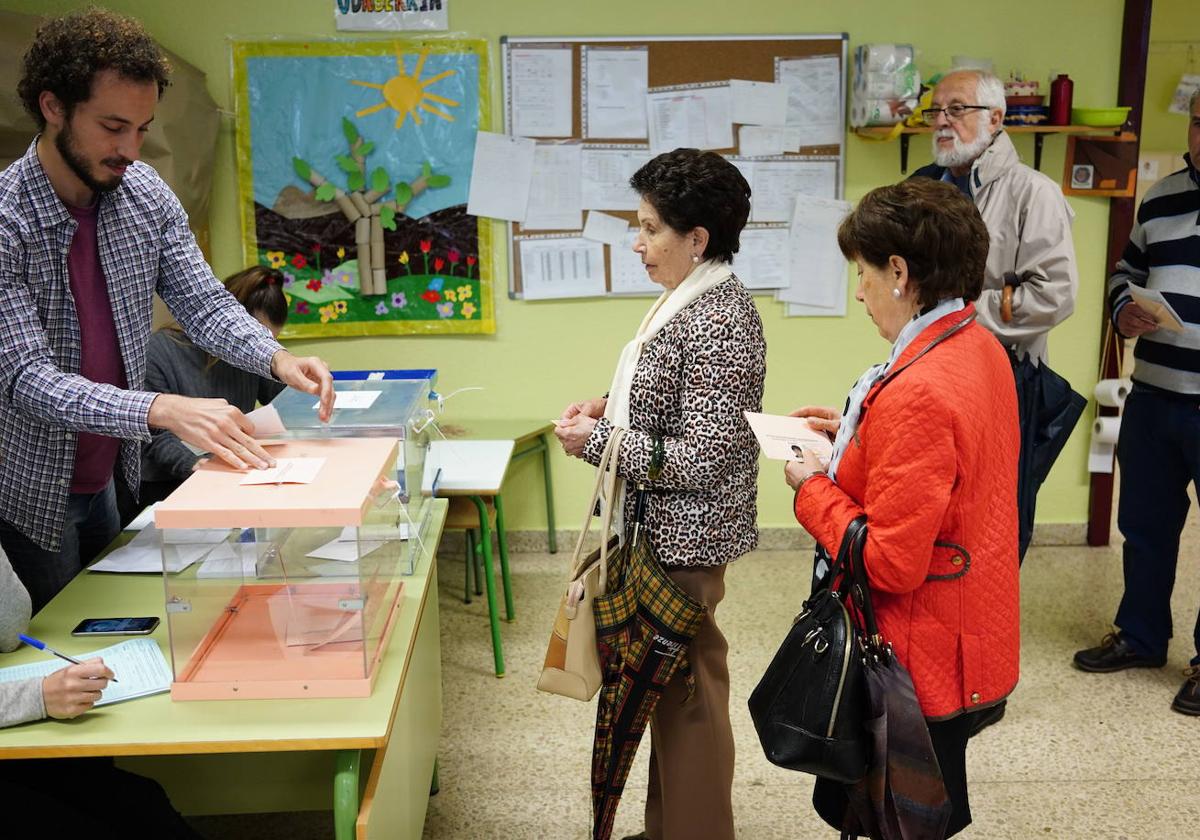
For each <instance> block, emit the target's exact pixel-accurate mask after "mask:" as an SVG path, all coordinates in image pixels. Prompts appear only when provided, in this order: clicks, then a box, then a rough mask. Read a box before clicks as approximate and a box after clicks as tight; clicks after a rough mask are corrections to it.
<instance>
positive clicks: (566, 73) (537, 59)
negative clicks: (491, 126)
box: [508, 47, 575, 137]
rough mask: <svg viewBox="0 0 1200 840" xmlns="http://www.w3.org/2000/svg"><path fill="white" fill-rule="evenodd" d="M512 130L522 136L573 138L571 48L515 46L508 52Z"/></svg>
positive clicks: (572, 69) (573, 78)
mask: <svg viewBox="0 0 1200 840" xmlns="http://www.w3.org/2000/svg"><path fill="white" fill-rule="evenodd" d="M508 67H509V79H510V80H511V82H512V127H513V129H512V131H513V134H516V135H518V136H519V137H570V136H571V90H572V89H573V85H574V82H575V76H574V62H572V61H571V50H570V49H569V48H567V49H562V48H561V47H553V48H536V47H514V48H512V49H510V50H509V53H508Z"/></svg>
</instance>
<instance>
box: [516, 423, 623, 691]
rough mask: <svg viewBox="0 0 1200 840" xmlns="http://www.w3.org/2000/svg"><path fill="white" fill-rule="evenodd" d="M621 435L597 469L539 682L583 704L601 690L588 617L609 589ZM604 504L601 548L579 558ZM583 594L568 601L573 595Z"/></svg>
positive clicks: (614, 432)
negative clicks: (598, 509)
mask: <svg viewBox="0 0 1200 840" xmlns="http://www.w3.org/2000/svg"><path fill="white" fill-rule="evenodd" d="M624 434H625V430H624V429H620V428H614V429H613V430H612V434H611V435H609V438H608V444H607V445H606V446H605V447H604V453H603V454H602V455H601V456H600V464H599V466H597V467H596V486H595V489H594V490H593V491H592V498H591V501H590V502H588V507H587V511H586V512H585V513H584V520H583V528H582V529H580V532H579V539H578V540H577V541H576V543H575V552H574V554H573V555H572V558H571V576H570V578H569V579H568V580H567V591H566V592H564V593H563V596H562V600H561V601H560V602H559V605H558V614H557V615H556V616H555V618H554V630H553V631H552V632H551V634H550V644H549V646H548V647H547V648H546V662H545V665H543V667H542V675H541V676H540V677H539V678H538V684H537V687H538V691H545V692H547V693H549V694H561V695H562V696H563V697H571V698H574V699H575V700H583V701H584V702H587V701H588V700H591V699H592V698H593V697H594V696H595V695H596V692H597V691H598V690H599V689H600V653H599V651H598V650H597V648H596V622H595V619H594V618H593V616H592V600H593V599H594V598H595V597H596V596H597V595H603V594H604V592H605V587H606V586H607V584H608V555H609V552H610V551H614V550H615V549H616V547H617V542H618V540H617V537H615V536H613V535H612V533H611V532H612V520H613V505H614V504H616V503H617V500H616V488H617V459H618V453H619V452H620V451H621V438H622V437H624ZM602 497H603V498H604V499H605V504H604V507H603V511H602V514H601V531H600V547H599V548H597V549H596V550H595V551H593V552H591V553H590V554H588V555H587V556H586V557H581V555H582V554H583V546H584V542H585V541H586V540H587V536H588V532H589V529H590V528H591V523H592V519H593V518H594V517H593V513H594V511H595V510H596V503H597V502H598V501H599V500H600V499H601V498H602ZM580 585H582V588H583V594H582V596H581V597H579V598H578V599H577V600H576V599H572V598H571V597H570V596H571V589H572V588H574V589H575V590H576V592H577V593H578V591H579V587H580Z"/></svg>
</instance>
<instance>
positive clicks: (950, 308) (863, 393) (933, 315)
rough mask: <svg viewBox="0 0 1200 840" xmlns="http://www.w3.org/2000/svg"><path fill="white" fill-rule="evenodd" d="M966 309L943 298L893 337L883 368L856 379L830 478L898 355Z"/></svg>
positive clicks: (954, 300)
mask: <svg viewBox="0 0 1200 840" xmlns="http://www.w3.org/2000/svg"><path fill="white" fill-rule="evenodd" d="M965 306H966V304H965V303H963V299H962V298H957V297H956V298H946V299H945V300H942V301H939V302H938V305H937V306H935V307H933V309H931V310H929V311H928V312H926V313H925V314H924V315H918V316H917V317H915V318H913V319H912V320H910V321H909V322H908V323H907V324H905V325H904V328H903V329H901V330H900V334H899V335H898V336H896V343H895V344H893V345H892V354H891V356H889V357H888V360H887V361H886V362H884V363H882V364H878V365H872V366H871V367H869V368H867V370H866V372H865V373H863V375H862V376H860V377H859V378H858V381H857V382H855V383H854V387H853V388H852V389H851V390H850V397H849V399H848V400H847V402H846V412H845V414H843V416H842V424H841V425H840V426H839V427H838V433H837V437H836V438H834V440H833V455H831V456H830V458H829V470H828V474H829V477H830V478H832V479H836V478H837V468H838V464H840V463H841V461H842V454H843V453H844V452H845V451H846V447H847V446H848V445H849V444H850V441H851V439H853V437H854V433H855V432H856V431H858V421H859V420H860V419H861V417H862V405H863V401H864V400H865V399H866V398H867V394H869V393H870V392H871V389H872V388H873V387H875V383H876V382H878V381H879V380H880V379H883V378H884V377H885V376H887V375H888V374H889V373H890V372H891V370H892V366H893V365H895V364H896V359H898V358H900V354H901V353H903V352H904V351H905V349H906V348H907V347H908V345H909V344H911V343H912V340H913V339H914V338H916V337H917V336H918V335H920V334H921V333H923V332H924V331H925V328H926V327H928V326H929V325H930V324H932V323H933V322H934V321H937V320H939V319H941V318H944V317H945V316H947V315H949V314H950V313H951V312H958V311H959V310H960V309H962V308H964V307H965Z"/></svg>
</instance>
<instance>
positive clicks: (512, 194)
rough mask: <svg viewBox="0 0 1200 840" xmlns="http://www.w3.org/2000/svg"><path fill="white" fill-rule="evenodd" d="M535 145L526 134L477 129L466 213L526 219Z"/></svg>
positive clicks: (516, 220) (515, 219)
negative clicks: (508, 133)
mask: <svg viewBox="0 0 1200 840" xmlns="http://www.w3.org/2000/svg"><path fill="white" fill-rule="evenodd" d="M536 148H537V143H536V142H535V141H533V140H530V139H529V138H527V137H510V136H509V135H507V134H495V133H493V132H490V131H480V132H478V133H477V135H476V139H475V158H474V168H473V169H472V170H471V188H470V190H469V192H468V193H467V213H469V214H470V215H472V216H486V217H488V218H492V219H506V220H508V221H510V222H519V221H521V220H522V219H524V218H525V213H526V210H527V208H528V205H529V186H530V183H531V182H532V178H533V154H534V150H535V149H536Z"/></svg>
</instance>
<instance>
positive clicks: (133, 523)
mask: <svg viewBox="0 0 1200 840" xmlns="http://www.w3.org/2000/svg"><path fill="white" fill-rule="evenodd" d="M156 507H158V502H155V503H154V504H152V505H150V506H149V507H147V508H144V509H143V510H142V512H141V513H139V514H138V515H137V516H135V517H133V519H131V520H129V524H128V525H126V526H125V527H124V528H122V529H121V530H122V531H140V530H142V529H143V528H145V527H146V526H147V525H153V524H154V509H155V508H156Z"/></svg>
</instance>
